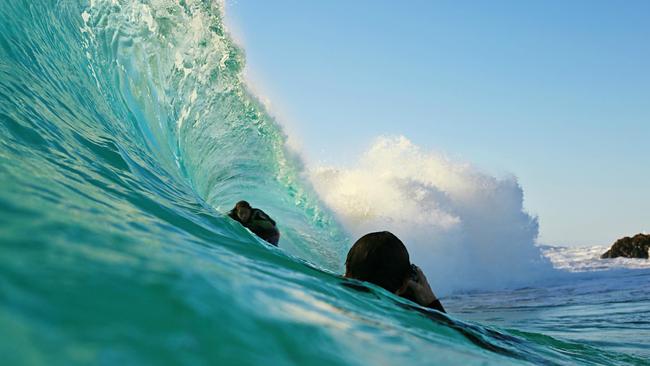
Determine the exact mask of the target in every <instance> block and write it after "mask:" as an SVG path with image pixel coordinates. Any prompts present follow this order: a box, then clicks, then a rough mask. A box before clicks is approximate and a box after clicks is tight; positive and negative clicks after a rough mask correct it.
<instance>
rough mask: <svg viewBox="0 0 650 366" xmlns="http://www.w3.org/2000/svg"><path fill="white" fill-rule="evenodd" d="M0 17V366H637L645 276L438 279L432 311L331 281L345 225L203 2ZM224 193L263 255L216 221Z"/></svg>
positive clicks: (22, 6) (225, 203) (40, 9)
mask: <svg viewBox="0 0 650 366" xmlns="http://www.w3.org/2000/svg"><path fill="white" fill-rule="evenodd" d="M0 18H1V19H2V23H1V26H0V28H1V32H0V244H1V245H0V335H1V336H2V342H0V354H1V355H2V356H1V357H2V361H1V363H2V364H7V365H42V364H48V365H50V364H60V365H70V364H110V365H113V364H123V365H142V364H188V365H190V364H191V365H203V364H205V365H212V364H237V365H246V364H250V365H253V364H255V365H257V364H279V365H282V364H287V365H288V364H295V365H304V364H314V365H318V364H323V365H333V364H346V365H347V364H353V365H354V364H357V365H374V364H402V365H403V364H431V363H440V364H461V365H468V364H480V365H483V364H494V365H504V364H648V357H650V354H649V353H648V345H649V344H648V339H650V337H649V335H650V333H649V330H648V329H649V325H648V320H647V319H648V311H649V309H650V301H649V298H648V290H649V288H648V276H649V275H648V270H647V269H637V270H619V271H611V270H609V271H606V272H599V273H601V274H593V273H586V274H585V273H577V274H576V273H565V272H563V271H558V273H557V274H556V276H553V277H552V278H549V279H548V280H547V281H546V282H539V281H537V282H536V283H534V284H531V286H530V287H527V288H523V289H517V290H508V291H506V290H503V291H498V292H494V291H491V292H488V293H476V292H472V293H458V292H456V293H454V292H450V293H451V295H448V296H445V297H443V303H444V304H445V306H446V307H447V309H448V311H449V313H450V315H449V317H447V316H444V315H441V314H438V313H435V312H429V311H427V310H423V309H418V308H417V307H415V305H414V304H409V303H408V302H407V301H405V300H401V299H398V298H396V297H394V296H392V295H390V294H387V293H385V292H384V291H382V290H380V289H377V288H374V287H370V288H367V287H364V286H362V285H360V284H352V285H351V284H350V283H349V282H346V281H344V280H342V279H341V278H340V277H339V274H340V273H341V270H342V264H343V260H344V256H345V253H346V250H347V248H348V247H349V245H350V242H351V238H350V237H348V235H347V234H346V233H345V230H344V229H343V228H342V227H341V226H340V225H339V224H338V223H337V220H336V219H335V217H334V216H333V214H332V213H330V211H329V210H328V209H326V208H324V206H323V205H321V204H320V203H319V198H318V196H317V195H315V193H314V192H313V190H312V189H311V188H310V185H309V184H306V183H304V182H303V173H302V167H301V164H300V162H299V159H298V158H297V157H295V156H294V155H292V154H291V153H289V152H287V150H286V149H285V136H284V134H283V132H282V130H281V129H280V128H279V127H278V125H277V124H276V123H275V122H274V121H273V119H272V118H271V117H269V115H268V114H267V113H266V112H265V110H264V108H263V107H262V106H261V105H260V104H259V103H258V102H257V101H256V99H255V98H254V97H252V96H251V95H250V93H249V92H248V91H247V89H246V86H245V84H244V83H243V81H242V78H241V75H240V74H241V69H242V67H243V63H244V59H243V54H242V51H241V50H240V49H239V48H238V47H237V46H236V45H235V44H233V42H232V41H231V39H230V38H229V36H228V34H227V33H226V31H225V29H224V26H223V22H222V15H221V7H220V6H219V5H218V4H211V3H210V2H202V1H189V0H187V1H182V0H181V1H171V0H170V1H164V0H153V1H142V2H139V1H101V0H93V1H90V2H75V1H66V0H61V1H45V0H42V1H38V0H37V1H27V0H24V1H21V0H17V1H5V2H2V3H0ZM241 197H245V198H247V199H249V200H250V201H252V202H255V203H256V205H258V206H260V207H262V208H264V209H265V211H267V212H272V213H273V217H274V218H276V219H277V221H278V222H279V223H280V230H281V231H282V235H283V236H282V240H281V247H280V248H273V247H270V246H268V245H265V244H264V243H263V242H261V241H260V240H258V239H257V238H255V237H254V236H253V235H251V233H250V232H248V231H247V230H245V229H243V228H242V227H241V226H239V225H238V224H236V223H233V222H232V221H231V220H229V219H227V218H226V217H225V216H224V215H223V212H225V211H226V210H227V209H228V208H229V207H230V206H232V204H233V203H234V202H235V201H237V200H238V199H239V198H241ZM594 273H595V272H594ZM603 273H604V274H603Z"/></svg>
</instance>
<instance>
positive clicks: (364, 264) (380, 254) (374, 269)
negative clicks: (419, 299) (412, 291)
mask: <svg viewBox="0 0 650 366" xmlns="http://www.w3.org/2000/svg"><path fill="white" fill-rule="evenodd" d="M410 273H411V262H410V259H409V253H408V251H407V250H406V247H405V246H404V244H403V243H402V241H401V240H399V239H398V238H397V237H396V236H395V235H393V234H392V233H390V232H388V231H381V232H376V233H369V234H366V235H364V236H362V237H361V238H359V240H357V241H356V243H354V245H352V248H350V251H349V252H348V257H347V259H346V261H345V277H348V278H354V279H357V280H361V281H367V282H370V283H374V284H375V285H378V286H381V287H383V288H385V289H386V290H388V291H390V292H392V293H395V292H397V291H398V290H400V288H402V287H403V285H404V283H405V281H407V280H408V278H409V276H410Z"/></svg>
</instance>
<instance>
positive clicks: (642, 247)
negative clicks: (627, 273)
mask: <svg viewBox="0 0 650 366" xmlns="http://www.w3.org/2000/svg"><path fill="white" fill-rule="evenodd" d="M648 249H650V235H645V234H637V235H635V236H633V237H631V238H630V237H629V236H626V237H624V238H622V239H618V240H617V241H616V243H614V245H612V247H611V248H609V250H608V251H606V252H605V253H604V254H603V255H601V256H600V258H617V257H625V258H645V259H648Z"/></svg>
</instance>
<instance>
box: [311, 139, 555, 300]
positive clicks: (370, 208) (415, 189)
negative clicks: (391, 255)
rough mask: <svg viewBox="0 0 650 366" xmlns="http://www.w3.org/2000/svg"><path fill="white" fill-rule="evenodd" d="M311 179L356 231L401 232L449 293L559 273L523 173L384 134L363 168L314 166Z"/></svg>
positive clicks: (434, 279)
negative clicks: (528, 204)
mask: <svg viewBox="0 0 650 366" xmlns="http://www.w3.org/2000/svg"><path fill="white" fill-rule="evenodd" d="M312 182H313V184H314V186H315V187H316V190H317V191H318V193H319V194H320V196H321V197H322V199H323V200H324V201H325V202H326V203H327V204H328V205H329V206H330V207H332V208H333V210H334V211H335V212H336V213H337V215H338V217H339V218H340V219H341V221H342V222H343V223H344V225H345V226H346V228H347V229H348V230H349V231H350V232H352V233H353V234H354V236H355V237H358V236H360V235H362V234H364V233H366V232H369V231H378V230H389V231H392V232H393V233H395V234H396V235H398V236H399V237H400V238H402V240H403V241H404V242H405V243H406V245H407V247H408V249H409V251H410V252H411V259H412V261H413V262H415V263H417V264H418V265H420V266H421V267H422V268H423V269H424V270H425V273H427V274H428V275H429V277H430V283H431V284H432V285H433V287H434V288H435V289H439V290H441V291H442V292H445V293H448V292H450V291H453V290H469V289H483V290H484V289H488V288H499V287H507V286H514V285H523V284H529V283H531V282H533V281H535V280H538V279H540V278H542V277H543V276H545V275H547V274H549V273H551V272H552V268H551V265H550V262H548V261H547V260H545V259H544V257H543V256H542V255H541V252H540V250H539V248H538V247H537V246H536V245H535V240H536V238H537V233H538V224H537V220H536V219H535V218H534V217H531V216H530V215H529V214H527V213H526V212H525V211H524V210H523V191H522V189H521V187H520V186H519V185H518V183H517V181H516V179H514V178H505V179H498V178H495V177H492V176H489V175H487V174H485V173H482V172H480V171H479V170H477V169H476V168H473V167H472V166H471V165H469V164H461V163H455V162H452V161H450V160H448V159H446V158H444V157H442V156H440V155H438V154H435V153H432V152H428V151H424V150H423V149H421V148H419V147H418V146H416V145H414V144H413V143H411V142H410V141H409V140H408V139H406V138H405V137H396V138H385V137H384V138H379V139H377V141H376V142H375V143H374V144H373V145H372V146H371V147H370V148H369V150H368V151H367V152H366V153H365V154H364V155H363V156H362V157H361V159H360V161H359V163H358V165H357V166H354V167H352V168H344V169H337V168H327V167H321V168H318V169H315V170H314V171H313V172H312Z"/></svg>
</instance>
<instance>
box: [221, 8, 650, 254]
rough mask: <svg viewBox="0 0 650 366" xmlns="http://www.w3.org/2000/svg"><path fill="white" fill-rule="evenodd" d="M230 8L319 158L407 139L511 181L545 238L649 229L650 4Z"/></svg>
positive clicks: (254, 66)
mask: <svg viewBox="0 0 650 366" xmlns="http://www.w3.org/2000/svg"><path fill="white" fill-rule="evenodd" d="M226 1H227V2H226V4H227V5H226V9H227V20H228V24H229V26H230V28H231V31H232V32H233V33H234V35H235V38H236V39H237V40H238V41H239V43H240V44H241V45H242V46H243V47H244V49H245V51H246V55H247V76H248V78H249V79H250V80H251V83H252V84H253V88H254V89H255V90H256V91H257V92H258V93H259V95H260V97H261V98H262V99H268V100H269V101H270V103H271V107H270V109H271V111H272V112H273V113H274V114H276V115H277V116H278V119H279V120H280V122H282V123H283V124H285V125H286V126H287V130H288V133H289V134H290V135H291V137H292V138H294V139H296V140H297V141H299V144H300V146H301V150H302V151H303V153H304V155H305V157H306V160H307V162H308V163H309V164H314V165H319V164H322V163H325V164H327V165H339V166H344V165H348V164H352V163H353V162H354V161H356V160H357V158H358V155H359V154H360V153H362V152H363V151H364V150H365V149H366V148H367V147H368V146H369V145H370V143H371V142H372V141H373V139H374V138H375V137H377V136H381V135H404V136H406V137H407V138H409V139H410V140H412V141H413V142H414V143H416V144H417V145H419V146H421V147H423V148H425V149H428V150H434V151H437V152H441V153H444V154H445V155H447V156H449V157H451V158H453V159H454V160H459V161H466V162H469V163H472V164H474V165H475V166H477V167H479V168H480V169H482V170H483V171H486V172H488V173H490V174H493V175H496V176H506V175H508V174H514V175H515V176H517V177H518V178H519V182H520V184H521V185H522V187H523V189H524V194H525V202H524V204H525V207H526V210H527V211H528V212H530V213H531V214H533V215H537V216H538V217H539V221H540V231H541V235H540V242H542V243H547V244H561V245H595V244H603V245H604V244H611V243H612V242H613V241H614V240H615V239H616V238H618V237H621V236H624V235H631V234H635V233H638V232H642V231H650V1H645V0H644V1H632V0H629V1H613V0H612V1H596V0H589V1H577V0H572V1H472V2H463V1H404V2H399V1H370V0H364V1H361V0H359V1H349V0H341V1H287V0H274V1H259V0H230V1H228V0H226Z"/></svg>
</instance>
